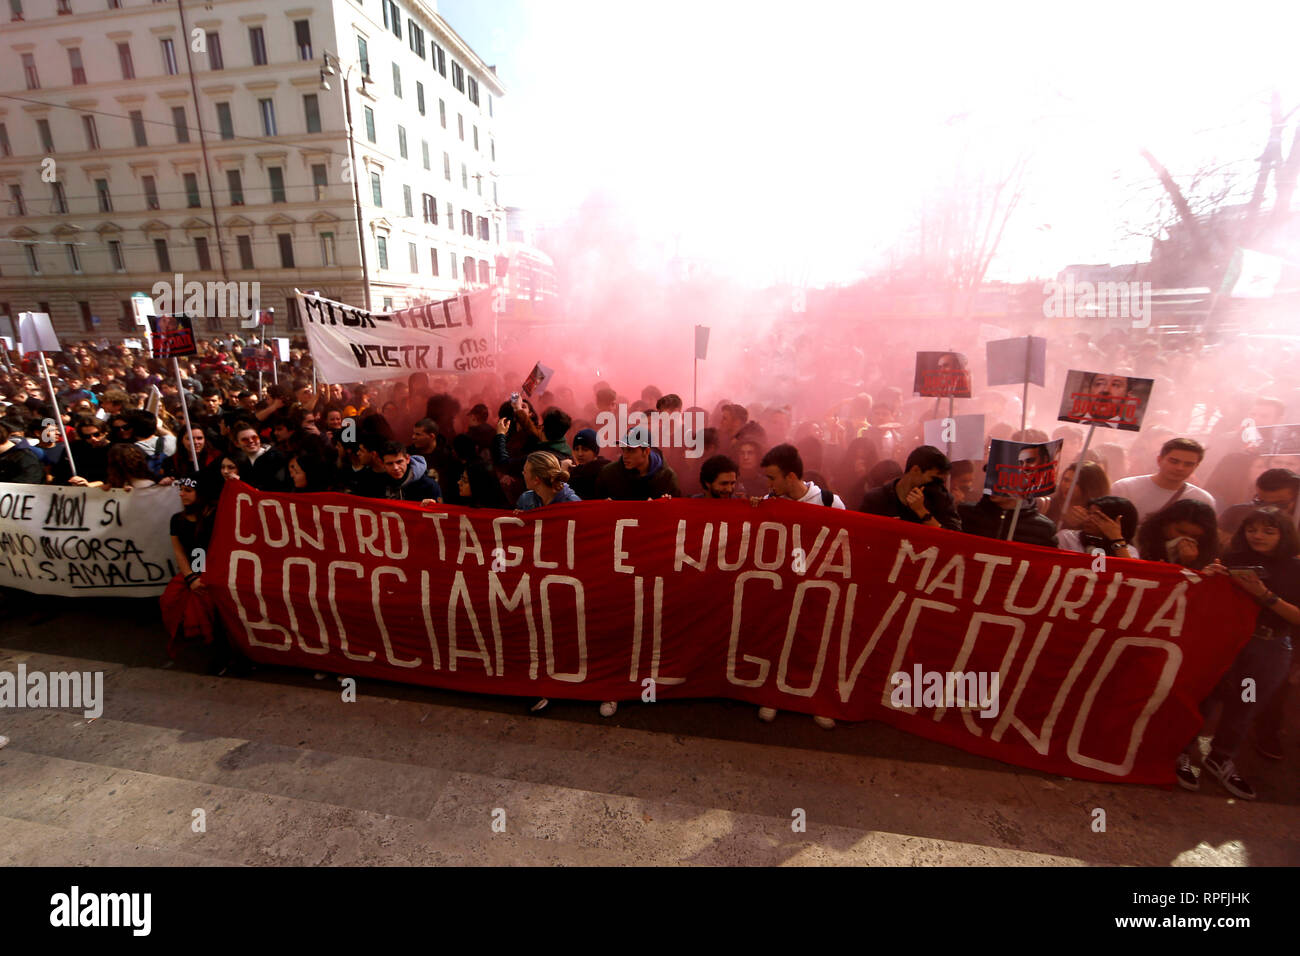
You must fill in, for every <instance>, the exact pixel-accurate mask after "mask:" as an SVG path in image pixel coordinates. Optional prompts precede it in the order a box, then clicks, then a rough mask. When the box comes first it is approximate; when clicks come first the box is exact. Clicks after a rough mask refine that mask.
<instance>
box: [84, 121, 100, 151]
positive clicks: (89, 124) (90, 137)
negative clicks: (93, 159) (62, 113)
mask: <svg viewBox="0 0 1300 956" xmlns="http://www.w3.org/2000/svg"><path fill="white" fill-rule="evenodd" d="M81 128H82V129H84V130H85V131H86V149H89V150H91V151H94V150H97V149H99V130H98V129H96V128H95V117H93V116H83V117H82V118H81Z"/></svg>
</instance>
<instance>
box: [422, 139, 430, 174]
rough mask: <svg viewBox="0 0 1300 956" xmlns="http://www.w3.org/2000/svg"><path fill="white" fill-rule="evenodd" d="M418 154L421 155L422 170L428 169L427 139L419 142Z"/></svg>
mask: <svg viewBox="0 0 1300 956" xmlns="http://www.w3.org/2000/svg"><path fill="white" fill-rule="evenodd" d="M420 152H421V153H422V154H423V158H424V168H425V169H428V168H429V141H428V140H427V139H422V140H420Z"/></svg>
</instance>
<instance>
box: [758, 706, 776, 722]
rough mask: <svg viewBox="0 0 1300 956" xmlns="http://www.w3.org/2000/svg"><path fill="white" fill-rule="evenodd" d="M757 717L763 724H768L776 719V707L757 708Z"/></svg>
mask: <svg viewBox="0 0 1300 956" xmlns="http://www.w3.org/2000/svg"><path fill="white" fill-rule="evenodd" d="M758 719H759V720H761V721H763V723H765V724H770V723H771V722H772V721H774V720H776V708H775V707H760V708H758Z"/></svg>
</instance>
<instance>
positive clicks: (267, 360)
mask: <svg viewBox="0 0 1300 956" xmlns="http://www.w3.org/2000/svg"><path fill="white" fill-rule="evenodd" d="M239 357H240V358H241V359H242V360H243V363H244V371H245V372H269V371H271V364H272V361H273V359H274V357H273V355H272V353H271V350H270V349H269V348H267V347H266V346H263V345H245V346H244V347H243V348H242V349H240V350H239Z"/></svg>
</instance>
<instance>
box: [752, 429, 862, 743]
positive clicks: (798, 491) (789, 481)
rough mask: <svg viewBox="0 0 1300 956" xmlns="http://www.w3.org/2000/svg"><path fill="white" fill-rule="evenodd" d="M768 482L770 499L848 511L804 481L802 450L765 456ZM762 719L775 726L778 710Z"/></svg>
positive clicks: (781, 448) (827, 724)
mask: <svg viewBox="0 0 1300 956" xmlns="http://www.w3.org/2000/svg"><path fill="white" fill-rule="evenodd" d="M759 467H760V468H762V469H763V476H764V477H765V478H766V479H767V487H768V495H767V496H768V497H769V498H789V499H790V500H792V501H802V502H804V503H805V504H810V505H829V506H830V507H832V508H839V509H840V510H841V511H845V510H847V509H846V508H845V507H844V502H843V501H841V500H840V496H839V495H837V494H834V493H833V492H831V491H829V490H828V491H822V489H820V488H818V487H817V485H816V483H815V482H811V481H804V480H803V459H802V458H800V457H799V449H797V448H795V447H794V445H777V446H776V447H775V448H772V449H770V450H769V451H768V453H767V454H766V455H764V456H763V460H762V462H761V463H760V465H759ZM758 719H759V720H762V721H766V722H767V723H771V722H772V721H773V720H775V719H776V708H775V707H760V708H758ZM813 720H815V721H816V722H817V726H818V727H821V728H823V729H825V730H830V729H831V728H833V727H834V726H835V720H834V719H833V718H831V717H821V716H814V717H813Z"/></svg>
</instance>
